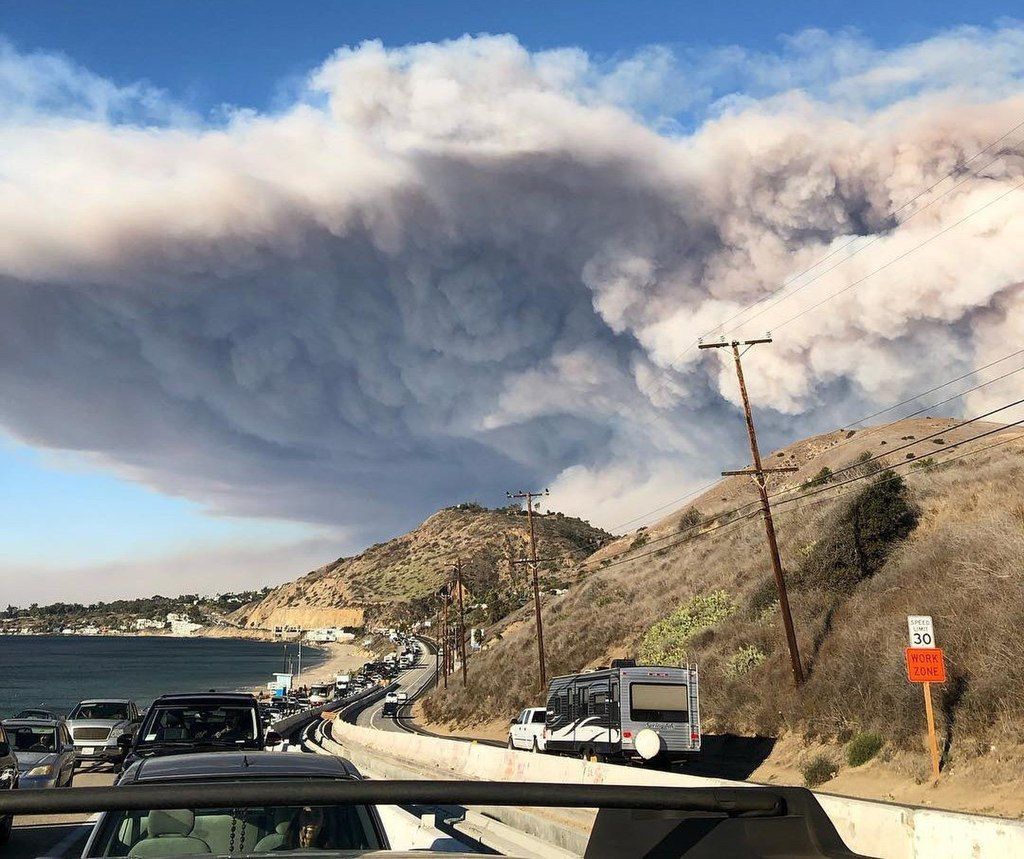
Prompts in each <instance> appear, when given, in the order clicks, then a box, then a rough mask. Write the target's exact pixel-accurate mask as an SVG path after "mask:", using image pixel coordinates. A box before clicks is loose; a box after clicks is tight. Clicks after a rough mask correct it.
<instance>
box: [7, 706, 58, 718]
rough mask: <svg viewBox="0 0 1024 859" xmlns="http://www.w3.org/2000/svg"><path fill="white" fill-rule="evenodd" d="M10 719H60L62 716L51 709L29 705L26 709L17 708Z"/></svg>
mask: <svg viewBox="0 0 1024 859" xmlns="http://www.w3.org/2000/svg"><path fill="white" fill-rule="evenodd" d="M11 718H12V719H61V718H63V717H62V716H59V715H57V714H56V713H54V712H53V711H52V710H41V709H37V708H33V707H30V708H29V709H27V710H19V711H18V712H17V713H15V714H14V715H13V716H11Z"/></svg>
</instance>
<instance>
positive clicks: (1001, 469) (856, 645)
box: [424, 419, 1024, 811]
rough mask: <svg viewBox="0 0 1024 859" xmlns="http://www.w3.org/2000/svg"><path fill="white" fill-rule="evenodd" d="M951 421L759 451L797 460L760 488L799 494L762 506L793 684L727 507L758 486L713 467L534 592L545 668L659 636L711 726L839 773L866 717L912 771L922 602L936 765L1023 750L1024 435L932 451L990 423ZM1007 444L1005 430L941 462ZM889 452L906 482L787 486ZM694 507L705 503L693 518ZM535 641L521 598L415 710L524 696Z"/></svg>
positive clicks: (774, 610) (467, 717)
mask: <svg viewBox="0 0 1024 859" xmlns="http://www.w3.org/2000/svg"><path fill="white" fill-rule="evenodd" d="M952 423H953V422H952V421H949V420H945V419H920V420H913V421H902V422H897V423H895V424H890V425H887V426H883V427H877V428H873V429H870V430H863V431H859V432H857V433H854V434H853V435H850V436H849V437H848V436H847V433H830V434H826V435H822V436H817V437H815V438H811V439H807V440H805V441H803V442H800V443H798V444H795V445H792V446H790V447H787V448H785V449H784V450H781V451H778V452H771V453H769V454H768V456H766V459H770V460H771V461H772V462H785V463H792V464H794V465H796V466H797V467H798V468H799V471H798V472H797V473H796V474H795V475H793V476H792V477H791V478H790V479H789V480H787V481H786V482H785V483H783V482H782V481H776V482H775V483H774V484H773V487H772V492H773V493H780V492H782V491H783V490H784V489H785V488H787V484H788V487H789V488H791V489H792V490H793V491H792V492H791V493H790V494H789V495H784V494H783V495H777V498H776V501H775V502H774V503H775V504H776V521H777V525H778V529H779V539H780V545H781V550H782V555H783V562H784V566H785V567H786V570H787V576H788V578H789V579H790V584H791V594H790V596H791V600H792V604H793V612H794V618H795V623H796V628H797V633H798V639H799V644H800V649H801V653H802V656H803V660H804V663H805V664H806V666H807V668H808V675H809V676H808V680H807V683H806V684H805V686H804V687H803V688H802V689H800V690H795V689H794V687H793V682H792V678H791V674H790V668H789V658H788V654H787V650H786V646H785V641H784V637H783V635H782V631H781V624H780V622H779V615H778V606H777V603H776V602H775V601H774V591H773V584H772V579H771V572H770V566H769V564H768V559H767V555H766V552H765V548H764V532H763V525H762V523H761V521H760V518H759V516H758V515H757V512H756V511H757V508H756V506H751V507H749V508H746V510H745V511H743V512H741V513H740V514H732V515H731V516H730V515H726V512H727V511H729V510H732V509H733V508H735V507H737V506H739V505H740V504H744V503H746V502H749V501H753V500H754V497H755V496H754V494H753V492H752V490H751V488H750V486H749V483H748V482H747V481H746V479H745V478H730V479H726V480H723V481H722V482H721V483H720V484H718V485H717V486H716V487H714V489H712V490H710V491H708V492H706V493H705V494H704V495H703V496H701V497H700V498H698V499H696V500H695V501H694V502H693V503H692V504H691V505H688V506H687V507H685V508H680V509H678V510H676V511H674V512H673V513H672V514H671V515H668V516H666V517H664V518H663V519H662V520H661V521H660V522H658V523H656V524H655V525H653V526H651V527H650V528H649V529H647V530H646V531H644V532H641V533H640V534H637V533H633V534H630V535H627V536H626V537H624V538H620V539H619V540H617V541H614V542H612V543H609V544H608V545H606V546H605V547H603V548H602V549H601V550H600V551H599V552H597V553H596V554H595V555H594V556H592V557H591V558H590V559H589V560H588V562H587V568H588V569H589V570H591V571H592V572H591V573H590V574H589V575H587V576H585V577H584V578H582V579H581V580H580V582H579V583H578V584H577V585H575V586H574V587H572V588H571V589H570V590H569V592H568V593H566V594H564V595H562V596H559V597H547V598H546V600H545V602H546V604H545V608H544V623H545V642H546V644H547V652H548V674H549V676H551V675H556V674H560V673H568V672H572V671H577V670H580V669H581V668H584V667H587V666H594V665H600V664H607V662H608V660H609V659H610V658H612V657H614V656H619V655H627V654H629V655H633V654H637V653H638V651H639V652H642V651H643V650H644V648H645V647H646V648H651V647H654V648H655V649H656V648H657V647H664V646H668V645H671V646H673V647H676V648H677V649H676V650H675V651H671V652H674V653H677V654H678V655H679V656H678V658H679V659H681V660H682V659H688V660H691V661H694V662H697V663H699V665H700V667H701V672H702V678H703V680H702V697H703V720H704V726H705V729H706V730H707V731H710V732H714V733H718V732H721V733H726V732H729V733H735V734H743V735H755V734H760V735H766V736H773V737H798V738H800V739H799V743H798V748H800V749H803V750H805V751H803V752H800V753H799V754H796V753H793V752H792V748H790V753H789V757H788V759H787V766H788V768H789V770H790V771H793V770H796V771H799V769H800V768H801V767H802V766H804V765H805V764H807V763H809V756H811V755H816V754H819V753H821V750H822V749H826V750H831V752H830V754H831V756H832V757H833V758H834V760H835V763H836V764H837V768H838V769H839V770H840V777H839V781H840V783H842V782H843V779H844V772H846V770H847V769H849V768H848V766H847V765H846V764H845V763H844V762H843V755H845V753H846V748H847V746H846V744H847V743H848V741H849V740H850V739H851V738H852V737H854V736H855V735H857V734H860V733H866V732H868V733H875V734H877V735H879V737H880V738H881V740H882V743H883V753H882V757H884V756H887V755H888V756H893V757H894V759H895V758H899V756H901V755H910V756H911V758H912V759H913V760H915V761H917V762H918V763H919V764H920V766H919V767H917V768H916V769H915V770H914V773H915V774H914V775H913V779H917V775H916V773H917V772H918V771H920V772H927V758H926V757H925V756H924V754H923V747H922V743H921V732H922V729H923V721H922V720H923V716H922V702H921V690H920V688H919V687H917V686H914V685H911V684H909V683H908V682H907V681H906V677H905V668H904V665H903V648H904V646H905V639H906V615H907V614H930V615H932V616H933V617H934V619H935V626H936V633H937V637H938V641H939V644H940V645H941V646H943V647H944V648H945V651H946V657H947V668H948V671H949V682H948V683H946V684H944V685H943V686H941V687H936V688H935V690H934V693H935V705H936V711H937V719H938V722H939V731H940V736H941V738H942V740H941V741H942V744H943V757H944V762H945V765H946V766H947V767H948V772H949V773H950V774H953V773H955V772H957V771H958V770H962V771H965V772H966V771H967V770H968V769H969V768H970V767H971V766H972V765H973V764H972V762H974V761H976V760H977V759H978V757H979V756H982V755H988V754H992V753H993V751H994V750H995V749H999V750H1000V751H1001V752H1002V751H1004V750H1012V749H1015V748H1018V747H1019V746H1020V744H1021V743H1024V693H1022V690H1024V673H1022V672H1024V644H1022V642H1021V637H1020V636H1018V635H1017V634H1016V629H1017V628H1018V626H1019V622H1020V618H1021V617H1024V587H1022V585H1024V572H1022V571H1024V457H1022V452H1024V434H1022V433H1021V431H1020V430H1019V429H1007V430H1005V431H1003V432H1002V433H1001V434H1000V435H997V436H994V437H989V438H986V439H984V440H982V441H978V442H973V443H967V444H965V445H964V446H962V447H960V448H956V449H954V450H951V451H948V452H946V453H942V454H939V453H936V451H938V450H939V449H940V448H942V447H944V446H946V445H948V444H950V443H952V442H956V441H959V440H961V439H965V438H967V437H969V436H971V435H976V434H978V433H980V432H984V431H986V430H988V429H997V427H995V425H991V424H989V425H985V424H973V425H971V426H970V427H965V428H963V429H959V430H953V431H951V430H949V427H950V425H951V424H952ZM933 433H937V435H936V437H935V438H934V439H928V440H924V441H922V438H923V437H924V436H928V435H931V434H933ZM940 440H941V441H940ZM1001 440H1008V443H1005V444H1002V445H1001V446H999V447H996V448H993V449H992V450H987V451H982V452H980V453H977V454H976V455H971V456H967V457H965V458H960V459H954V458H955V457H960V456H961V454H964V453H967V452H970V451H972V450H979V449H980V448H982V447H983V446H986V445H991V444H993V443H994V442H998V441H1001ZM908 444H910V445H912V446H911V447H908V448H906V449H900V450H896V449H897V448H902V446H903V445H908ZM887 451H895V452H893V453H891V454H889V455H888V456H887V457H886V459H884V460H883V461H882V464H884V465H888V466H892V465H896V466H898V473H899V474H900V475H901V476H902V480H903V481H904V485H903V486H902V487H900V488H899V490H898V491H896V490H895V489H894V487H897V485H898V482H897V481H895V480H892V479H890V478H886V482H884V483H881V484H879V483H878V481H879V480H880V479H881V478H882V477H883V476H882V475H879V474H878V473H874V474H869V473H868V471H869V469H867V468H866V467H863V466H859V465H858V466H857V467H858V469H859V470H858V471H855V472H847V473H844V474H842V475H839V477H838V479H837V482H838V481H841V480H844V479H846V478H848V477H850V476H851V475H853V474H861V473H862V472H863V474H862V476H863V478H864V479H862V480H860V481H858V482H857V483H854V484H851V485H848V486H837V485H836V482H833V483H829V482H823V483H822V484H821V485H820V486H819V487H816V488H815V490H816V491H817V490H818V489H820V490H821V492H820V493H819V494H816V495H813V496H808V497H806V498H803V499H802V500H793V501H790V500H789V499H793V498H795V496H796V495H798V494H800V492H801V490H800V489H799V488H798V487H799V485H800V484H801V483H806V482H807V481H808V480H810V479H812V478H814V477H815V476H816V475H818V474H819V473H820V472H821V469H822V468H825V467H828V468H831V469H832V471H833V472H838V471H839V470H840V469H841V468H844V467H846V466H847V465H856V464H857V460H858V459H859V458H861V457H862V456H863V455H864V454H865V453H867V454H868V455H869V456H870V455H875V454H880V453H886V452H887ZM908 454H913V456H914V458H913V459H907V455H908ZM868 487H873V488H871V490H870V492H866V490H867V489H868ZM889 490H892V491H889ZM804 491H806V490H804ZM855 501H856V504H853V502H855ZM897 502H898V504H897ZM851 505H853V506H851ZM886 505H890V506H889V507H887V506H886ZM898 505H905V506H903V507H899V506H898ZM691 508H692V509H696V510H699V513H700V515H699V516H697V515H696V514H693V513H689V515H687V514H688V511H689V510H690V509H691ZM890 509H892V510H896V509H899V510H900V511H902V512H901V513H900V515H901V516H904V515H905V514H906V512H907V510H908V509H910V510H912V515H911V516H910V517H909V518H908V519H907V521H906V522H905V523H904V524H905V526H906V527H904V528H903V530H901V531H898V532H897V537H895V538H891V537H890V538H886V539H889V542H888V543H887V544H885V545H884V551H876V550H877V546H876V545H874V544H872V545H868V546H867V549H868V550H869V551H870V552H871V553H874V554H872V557H873V558H875V561H876V562H877V563H875V564H873V565H868V566H866V567H865V568H864V569H863V570H860V571H859V572H858V571H854V572H855V573H856V574H855V575H853V576H852V577H851V576H850V570H849V568H848V566H847V567H844V566H843V565H842V563H840V562H841V561H842V560H843V557H844V555H843V553H844V552H845V551H846V549H847V548H849V545H848V544H853V545H854V548H856V549H859V548H863V547H861V546H860V543H859V542H858V541H859V540H860V539H861V537H863V534H862V533H860V529H863V527H864V526H865V523H868V524H871V523H872V522H874V524H873V525H872V527H874V525H877V524H878V522H877V521H876V520H878V519H879V515H880V513H879V511H883V512H884V511H888V510H890ZM851 511H852V512H851ZM745 513H750V514H751V516H750V518H742V517H743V516H744V515H745ZM894 515H895V514H894ZM881 518H882V519H884V517H881ZM696 521H699V522H700V523H701V524H700V525H699V526H698V527H696V528H695V527H693V526H694V522H696ZM851 523H852V524H851ZM881 524H882V526H885V525H886V523H885V522H884V521H883V522H882V523H881ZM687 529H689V530H687ZM883 530H884V528H883ZM851 532H852V533H851ZM631 547H632V548H631ZM533 637H534V630H533V624H532V622H531V620H530V617H529V615H528V613H527V612H524V611H518V612H514V613H513V614H512V615H510V616H509V617H508V618H506V619H505V621H504V622H503V623H502V624H501V625H500V626H496V627H495V628H494V629H493V635H492V637H491V641H490V643H489V645H488V646H487V648H486V649H485V650H484V651H482V652H481V653H479V654H477V655H476V657H475V659H474V660H473V661H472V662H471V665H470V679H469V687H468V689H467V690H466V691H465V692H463V690H462V689H461V686H460V685H459V684H454V685H449V688H448V690H447V694H445V693H444V692H443V691H440V690H439V691H437V692H435V693H433V694H432V695H431V696H430V697H429V698H428V699H426V701H425V702H424V714H425V717H426V718H428V719H430V720H431V721H432V722H434V723H447V724H452V725H458V726H460V727H462V728H466V727H467V726H472V725H473V724H477V723H488V722H491V721H493V720H494V719H496V718H500V717H505V718H507V717H508V716H509V715H510V714H513V713H514V712H515V711H516V709H517V708H518V707H520V706H523V705H527V704H534V703H535V702H536V701H537V700H538V690H537V689H536V686H535V665H534V663H533V661H532V660H531V659H529V658H528V657H526V656H525V654H530V653H531V652H532V649H533V646H534V644H533ZM666 642H668V645H666ZM496 677H500V678H501V683H500V684H496V683H495V682H494V678H496ZM1014 754H1015V753H1014ZM1014 759H1016V758H1014ZM915 766H916V765H915ZM850 771H851V772H859V770H852V769H851V770H850ZM845 778H846V780H847V781H849V777H845ZM993 805H995V806H996V807H998V808H999V810H1000V811H1004V809H1003V808H1002V807H1001V806H999V804H998V803H993ZM1022 808H1024V805H1022Z"/></svg>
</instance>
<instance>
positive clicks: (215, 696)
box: [151, 692, 256, 707]
mask: <svg viewBox="0 0 1024 859" xmlns="http://www.w3.org/2000/svg"><path fill="white" fill-rule="evenodd" d="M255 700H256V696H255V695H253V694H252V693H251V692H168V693H167V694H166V695H161V696H160V697H159V698H156V699H155V700H154V701H153V704H152V705H151V706H154V707H155V706H156V705H157V704H163V703H168V702H192V701H196V702H198V701H235V702H238V703H243V704H248V703H249V702H250V701H255Z"/></svg>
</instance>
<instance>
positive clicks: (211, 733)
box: [121, 692, 282, 766]
mask: <svg viewBox="0 0 1024 859" xmlns="http://www.w3.org/2000/svg"><path fill="white" fill-rule="evenodd" d="M281 741H282V740H281V736H280V735H279V734H278V733H277V732H276V731H269V730H268V731H264V728H263V720H262V719H261V718H260V712H259V705H258V704H257V703H256V698H255V697H254V696H253V695H250V694H248V693H245V692H200V693H195V694H180V693H179V694H173V695H161V696H160V697H159V698H157V699H156V700H155V701H154V702H153V703H152V705H150V708H149V712H148V713H147V714H146V719H145V721H143V723H142V726H141V727H140V728H139V730H138V732H137V733H136V734H135V736H134V737H130V736H127V735H125V736H124V737H122V739H121V744H122V753H123V754H125V765H126V766H128V765H130V764H132V763H134V762H136V761H138V760H140V759H142V758H148V757H159V756H163V755H174V754H182V753H186V752H201V751H216V750H221V751H223V750H233V751H235V750H237V751H243V750H253V751H255V750H262V749H264V748H265V747H266V746H274V745H277V744H278V743H280V742H281Z"/></svg>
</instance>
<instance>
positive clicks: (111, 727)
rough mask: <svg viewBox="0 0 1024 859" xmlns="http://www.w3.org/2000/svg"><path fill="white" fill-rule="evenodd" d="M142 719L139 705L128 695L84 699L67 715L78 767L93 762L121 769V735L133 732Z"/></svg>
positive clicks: (128, 734) (122, 756)
mask: <svg viewBox="0 0 1024 859" xmlns="http://www.w3.org/2000/svg"><path fill="white" fill-rule="evenodd" d="M139 722H140V716H139V708H138V707H137V706H136V705H135V702H134V701H129V700H128V699H126V698H102V699H100V698H93V699H90V700H88V701H82V702H81V703H80V704H78V706H76V707H75V708H74V709H73V710H72V711H71V713H70V714H68V718H67V725H68V729H69V730H70V731H71V739H72V740H73V741H74V743H75V751H76V752H77V756H78V764H79V766H81V765H82V764H83V763H89V762H90V761H91V762H100V763H109V764H112V765H113V766H114V768H115V769H116V768H118V767H119V766H120V765H121V763H122V761H124V750H123V748H122V746H121V737H123V736H130V735H132V734H133V733H134V732H135V730H136V729H137V728H138V725H139Z"/></svg>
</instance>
